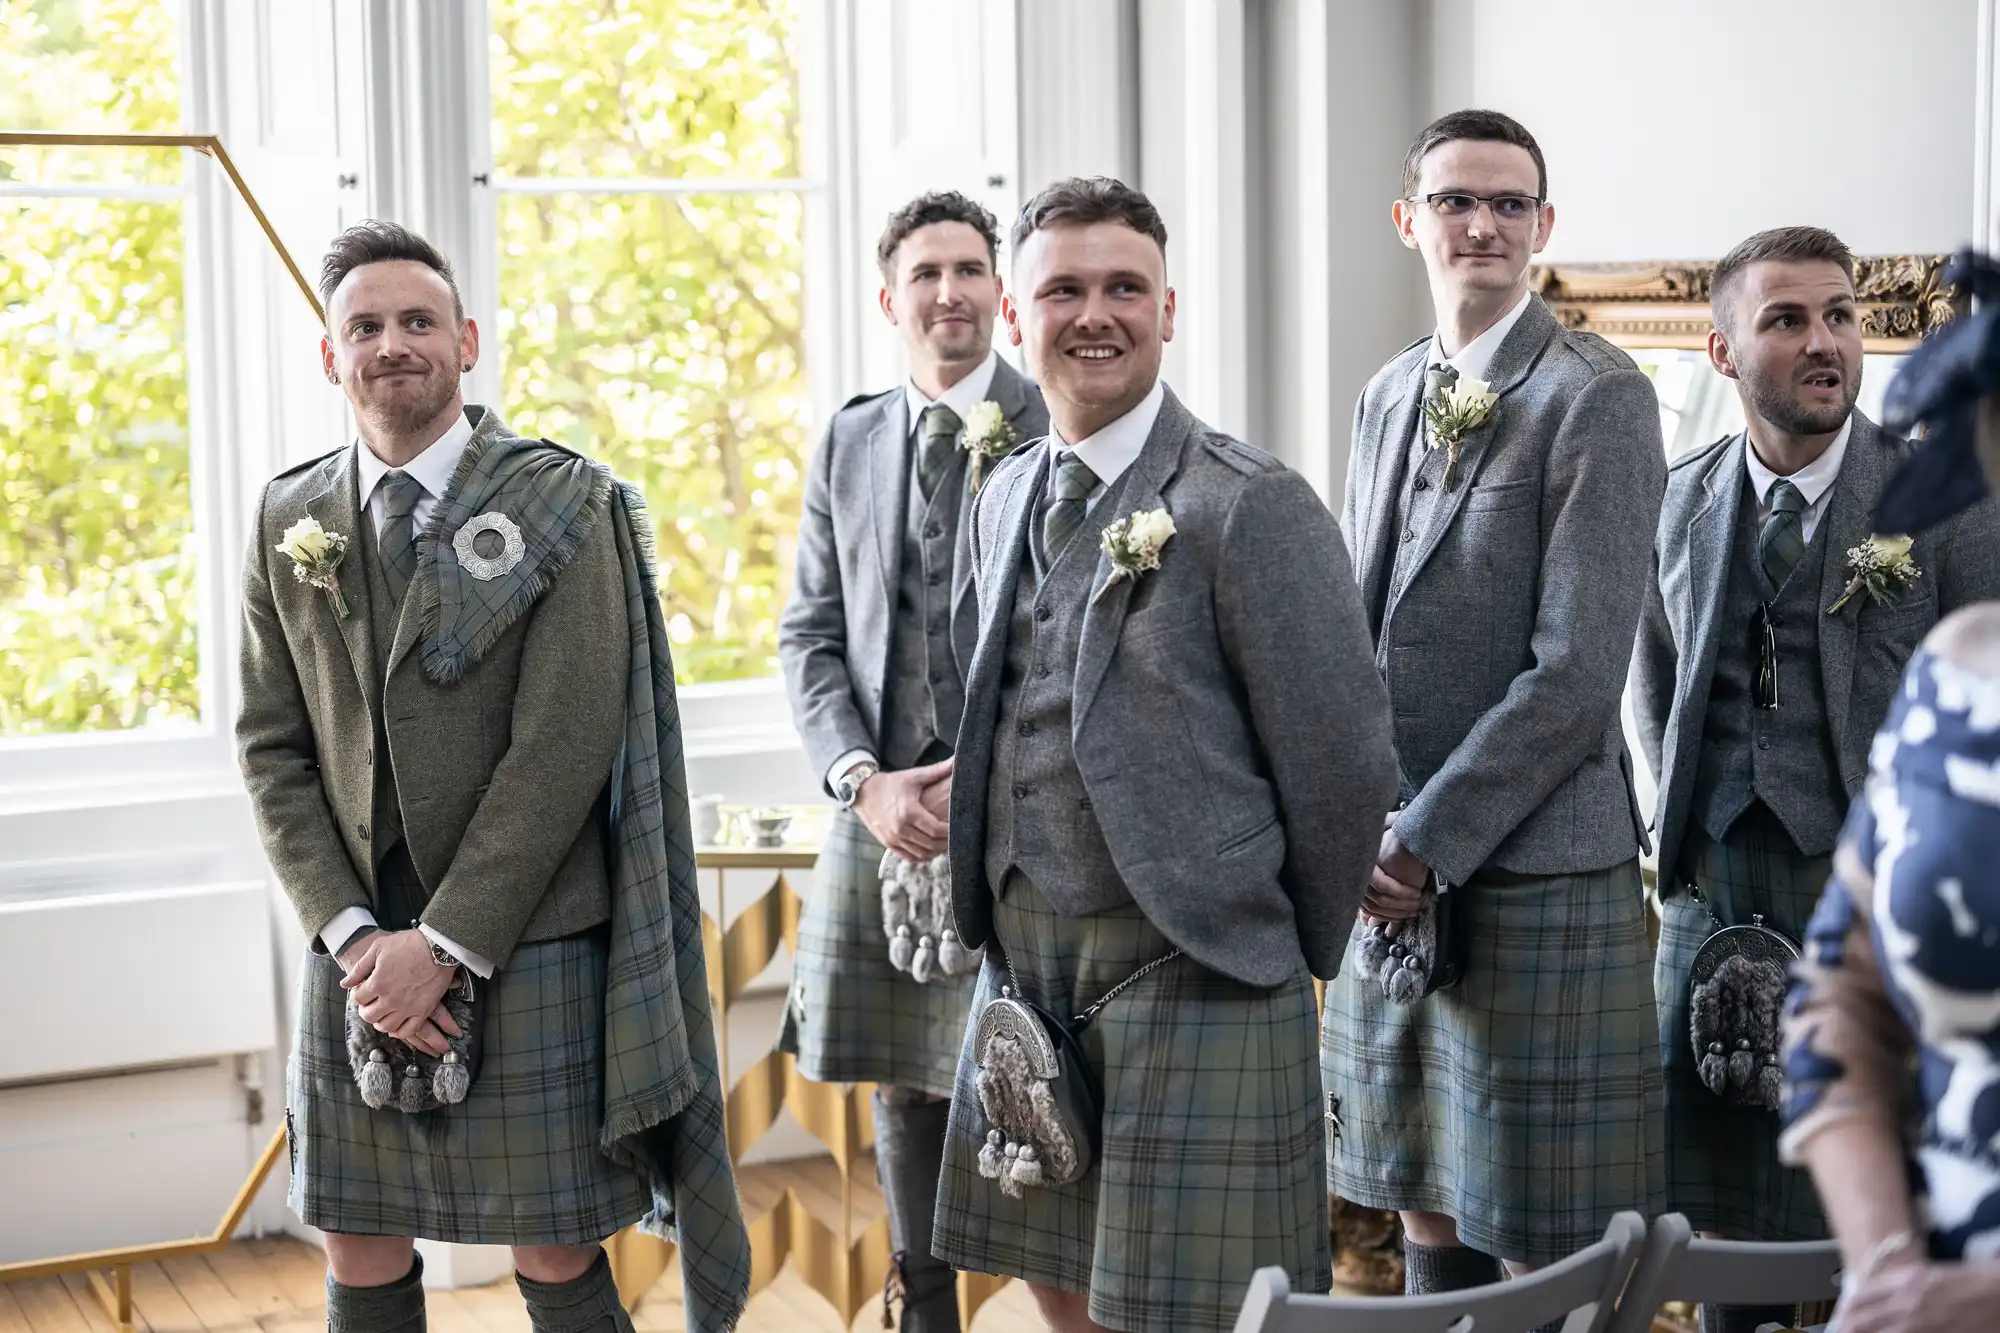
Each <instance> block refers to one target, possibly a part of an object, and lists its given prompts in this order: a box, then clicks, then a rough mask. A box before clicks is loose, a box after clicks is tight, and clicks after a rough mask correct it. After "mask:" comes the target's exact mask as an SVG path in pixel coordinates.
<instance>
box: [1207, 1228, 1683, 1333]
mask: <svg viewBox="0 0 2000 1333" xmlns="http://www.w3.org/2000/svg"><path fill="white" fill-rule="evenodd" d="M1645 1239H1646V1223H1645V1219H1643V1218H1641V1217H1640V1216H1639V1214H1637V1213H1620V1214H1618V1215H1617V1216H1616V1217H1614V1218H1612V1219H1611V1225H1610V1226H1609V1227H1607V1228H1605V1232H1604V1239H1603V1240H1600V1241H1598V1242H1597V1243H1596V1244H1594V1245H1592V1246H1590V1247H1589V1248H1588V1249H1586V1250H1583V1251H1581V1252H1579V1253H1576V1254H1572V1255H1571V1256H1570V1257H1569V1258H1567V1259H1564V1260H1563V1261H1561V1262H1560V1263H1554V1264H1550V1265H1549V1266H1548V1267H1547V1268H1538V1269H1536V1270H1535V1271H1534V1272H1532V1273H1530V1274H1528V1275H1527V1276H1526V1277H1519V1278H1515V1279H1514V1280H1512V1281H1511V1282H1496V1283H1493V1284H1492V1285H1490V1286H1484V1287H1473V1288H1471V1289H1469V1290H1466V1291H1448V1292H1441V1293H1439V1294H1437V1295H1432V1296H1294V1295H1292V1293H1291V1284H1290V1283H1289V1282H1287V1281H1286V1279H1285V1270H1284V1269H1282V1268H1260V1269H1258V1270H1257V1272H1256V1273H1255V1274H1254V1275H1253V1276H1252V1277H1251V1279H1250V1292H1249V1294H1248V1295H1247V1296H1246V1297H1244V1300H1243V1312H1242V1313H1241V1314H1239V1315H1237V1316H1236V1333H1532V1330H1534V1329H1538V1328H1540V1327H1541V1326H1542V1325H1543V1324H1546V1323H1549V1322H1550V1321H1551V1320H1556V1319H1562V1318H1563V1317H1564V1316H1568V1322H1567V1323H1565V1324H1564V1325H1563V1333H1603V1330H1604V1329H1605V1327H1606V1326H1607V1324H1608V1323H1609V1322H1610V1319H1611V1307H1612V1303H1613V1302H1614V1301H1616V1300H1617V1299H1618V1293H1619V1292H1620V1291H1622V1290H1623V1289H1624V1287H1625V1280H1626V1278H1627V1277H1629V1276H1630V1275H1631V1272H1632V1265H1633V1264H1634V1263H1635V1262H1637V1260H1638V1257H1639V1250H1640V1247H1641V1246H1642V1245H1643V1244H1644V1243H1645Z"/></svg>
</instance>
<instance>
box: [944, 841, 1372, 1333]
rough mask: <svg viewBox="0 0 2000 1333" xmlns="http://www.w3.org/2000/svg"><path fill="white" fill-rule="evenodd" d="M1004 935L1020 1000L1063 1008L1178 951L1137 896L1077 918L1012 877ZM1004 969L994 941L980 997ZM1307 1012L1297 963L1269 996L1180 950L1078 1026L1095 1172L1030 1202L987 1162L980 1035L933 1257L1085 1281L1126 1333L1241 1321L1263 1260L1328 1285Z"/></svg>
mask: <svg viewBox="0 0 2000 1333" xmlns="http://www.w3.org/2000/svg"><path fill="white" fill-rule="evenodd" d="M993 933H994V936H995V938H996V939H997V940H998V941H999V942H1000V944H1001V945H1002V946H1003V947H1004V948H1005V949H1006V951H1007V953H1008V955H1009V957H1011V959H1012V960H1013V964H1014V970H1015V973H1016V975H1018V976H1019V978H1020V981H1021V987H1022V989H1023V990H1024V991H1025V992H1026V993H1027V996H1028V998H1029V999H1031V1000H1034V1001H1036V1002H1038V1003H1040V1004H1042V1005H1044V1006H1046V1007H1049V1008H1051V1009H1053V1010H1055V1011H1057V1012H1060V1013H1063V1014H1064V1015H1065V1016H1068V1015H1073V1014H1078V1013H1081V1012H1083V1010H1084V1009H1085V1008H1087V1007H1088V1006H1089V1005H1091V1004H1093V1003H1095V1002H1096V1000H1097V999H1098V997H1100V996H1101V995H1103V994H1104V993H1105V992H1106V991H1107V990H1109V989H1110V988H1111V987H1112V986H1114V985H1116V984H1117V983H1118V982H1120V981H1122V980H1124V979H1125V978H1126V977H1127V976H1129V975H1131V973H1132V972H1133V971H1134V970H1136V969H1137V968H1139V967H1140V966H1142V965H1144V964H1146V963H1148V962H1151V961H1153V960H1154V959H1156V958H1159V957H1161V956H1162V955H1164V954H1166V953H1167V952H1169V951H1170V949H1171V947H1172V946H1171V945H1169V944H1168V943H1167V941H1166V939H1165V938H1164V937H1163V936H1162V935H1161V934H1160V932H1159V931H1158V930H1156V929H1154V927H1153V926H1152V924H1151V923H1150V922H1148V921H1147V920H1146V918H1145V916H1144V914H1143V913H1141V912H1140V910H1139V908H1138V907H1137V906H1136V905H1133V904H1126V905H1125V906H1123V907H1119V908H1114V909H1112V910H1111V911H1107V912H1100V913H1097V914H1094V915H1091V916H1085V917H1065V916H1062V915H1059V914H1058V913H1057V912H1056V911H1055V909H1054V908H1052V907H1051V906H1050V905H1049V902H1048V900H1047V899H1046V898H1044V897H1043V896H1042V895H1041V893H1040V892H1038V891H1037V890H1036V889H1035V887H1034V886H1033V885H1032V884H1031V883H1030V882H1029V881H1028V880H1027V879H1025V878H1024V877H1022V876H1020V875H1018V874H1014V875H1009V876H1008V877H1007V882H1006V884H1005V885H1004V886H1003V889H1002V892H1001V896H1000V898H999V900H998V901H997V902H996V903H995V904H994V910H993ZM1005 979H1006V972H1005V970H1004V968H1003V967H1002V966H1001V964H1000V961H999V960H998V959H997V958H995V957H994V956H993V953H992V951H991V950H989V951H988V954H987V959H986V965H985V967H984V968H983V969H982V970H981V972H980V976H979V994H978V1003H981V1004H983V1003H985V1001H986V1000H988V999H990V998H991V997H992V996H994V995H995V994H997V993H998V992H999V989H1000V986H1001V984H1002V983H1003V982H1004V981H1005ZM1313 1011H1314V997H1313V986H1312V980H1311V978H1310V977H1308V976H1307V975H1306V974H1305V972H1304V971H1303V970H1301V971H1300V972H1299V974H1298V975H1297V976H1295V977H1293V978H1292V979H1291V980H1289V981H1287V982H1285V983H1283V984H1282V985H1279V986H1277V987H1274V988H1273V989H1270V990H1259V989H1256V988H1254V987H1250V986H1245V985H1243V984H1241V983H1240V982H1236V981H1232V980H1230V979H1228V978H1226V977H1223V976H1221V975H1219V974H1217V973H1214V972H1211V971H1208V970H1207V969H1206V968H1203V967H1201V966H1200V965H1199V964H1197V963H1196V962H1195V961H1194V960H1193V959H1191V958H1185V957H1183V958H1177V959H1175V960H1174V961H1173V962H1171V963H1168V964H1167V965H1166V966H1164V967H1162V968H1159V969H1158V970H1156V971H1154V972H1153V973H1152V974H1151V975H1149V976H1147V977H1145V978H1144V979H1143V980H1141V981H1139V982H1138V983H1137V984H1135V985H1133V986H1132V987H1131V988H1129V989H1128V990H1126V991H1124V992H1123V993H1121V994H1120V995H1118V996H1117V997H1116V998H1115V999H1113V1000H1112V1001H1111V1003H1109V1004H1108V1005H1106V1006H1105V1007H1104V1009H1103V1010H1102V1011H1100V1012H1099V1013H1098V1015H1097V1017H1096V1018H1095V1019H1093V1020H1092V1021H1091V1023H1090V1025H1089V1026H1088V1027H1086V1028H1085V1029H1084V1030H1083V1048H1084V1050H1085V1051H1086V1052H1087V1053H1088V1055H1089V1058H1090V1061H1091V1064H1092V1066H1093V1067H1094V1068H1095V1069H1096V1070H1097V1072H1098V1075H1099V1077H1100V1078H1101V1080H1102V1082H1103V1087H1104V1120H1103V1137H1102V1148H1101V1150H1100V1152H1099V1154H1098V1158H1097V1162H1096V1165H1095V1166H1093V1167H1092V1168H1091V1170H1090V1171H1089V1172H1088V1173H1087V1174H1086V1175H1085V1176H1084V1177H1083V1179H1081V1180H1079V1181H1078V1182H1076V1183H1075V1184H1073V1185H1068V1186H1062V1187H1057V1188H1042V1189H1030V1190H1028V1191H1027V1197H1026V1198H1024V1199H1009V1198H1007V1197H1006V1196H1005V1195H1003V1194H1002V1193H1001V1192H1000V1187H999V1185H998V1183H997V1182H994V1181H990V1180H987V1179H984V1178H983V1177H981V1176H980V1174H979V1164H978V1155H979V1149H980V1146H981V1144H982V1143H983V1142H984V1139H985V1135H986V1131H987V1129H988V1128H990V1126H988V1125H987V1123H986V1118H985V1116H984V1114H983V1113H982V1112H981V1111H980V1108H979V1093H978V1091H977V1088H976V1085H975V1082H974V1078H975V1075H976V1072H977V1071H976V1067H975V1065H974V1056H973V1050H972V1044H971V1043H972V1033H971V1032H969V1031H968V1032H967V1033H966V1040H965V1051H964V1053H963V1055H962V1056H961V1057H960V1060H959V1082H958V1090H957V1094H956V1096H955V1097H954V1098H953V1100H952V1107H951V1123H950V1128H949V1129H948V1130H947V1131H946V1134H945V1159H944V1174H943V1176H942V1178H941V1179H940V1181H939V1184H938V1209H937V1230H936V1233H935V1235H934V1237H933V1240H932V1252H933V1253H935V1254H936V1255H937V1256H938V1257H939V1258H941V1259H943V1260H945V1261H946V1262H947V1263H949V1264H951V1265H952V1266H953V1267H954V1268H965V1269H976V1270H979V1271H981V1272H987V1273H1004V1274H1008V1275H1010V1276H1013V1277H1019V1278H1025V1279H1026V1280H1027V1281H1029V1282H1034V1283H1040V1284H1042V1285H1044V1286H1051V1287H1059V1288H1062V1289H1064V1290H1066V1291H1075V1292H1087V1293H1088V1294H1089V1297H1090V1315H1091V1318H1093V1319H1095V1320H1097V1321H1098V1322H1099V1323H1101V1324H1104V1325H1106V1326H1108V1327H1110V1328H1114V1329H1127V1330H1137V1329H1149V1330H1150V1329H1173V1330H1191V1329H1228V1328H1232V1327H1234V1326H1235V1322H1236V1314H1237V1310H1238V1309H1239V1307H1240V1306H1241V1305H1242V1303H1243V1293H1244V1290H1245V1289H1246V1287H1247V1286H1248V1285H1249V1281H1250V1275H1251V1274H1252V1273H1253V1272H1255V1271H1256V1270H1257V1269H1258V1268H1261V1267H1264V1266H1265V1265H1269V1264H1276V1265H1279V1266H1281V1267H1282V1268H1284V1269H1285V1271H1286V1272H1287V1273H1288V1274H1289V1275H1290V1277H1291V1281H1292V1286H1293V1288H1294V1289H1295V1290H1299V1291H1319V1292H1323V1291H1326V1290H1328V1289H1329V1287H1330V1286H1331V1276H1330V1274H1331V1265H1332V1255H1331V1253H1330V1249H1329V1241H1328V1233H1327V1202H1326V1185H1325V1177H1324V1171H1325V1166H1324V1163H1325V1160H1326V1131H1325V1124H1324V1119H1323V1115H1322V1112H1321V1108H1320V1096H1319V1071H1318V1070H1317V1069H1316V1068H1315V1067H1314V1058H1315V1057H1314V1014H1313Z"/></svg>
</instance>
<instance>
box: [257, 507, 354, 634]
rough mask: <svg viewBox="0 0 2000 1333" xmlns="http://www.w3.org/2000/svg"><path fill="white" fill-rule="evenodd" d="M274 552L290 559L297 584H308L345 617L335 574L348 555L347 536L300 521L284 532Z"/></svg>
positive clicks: (308, 520) (310, 520) (309, 520)
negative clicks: (316, 589) (325, 597)
mask: <svg viewBox="0 0 2000 1333" xmlns="http://www.w3.org/2000/svg"><path fill="white" fill-rule="evenodd" d="M275 549H276V550H277V552H278V554H279V555H283V556H289V557H291V561H292V573H294V574H296V575H297V576H298V580H299V582H300V583H310V584H312V586H313V587H315V588H318V589H320V590H321V591H322V592H324V593H325V594H326V595H327V600H329V601H331V602H332V603H333V609H334V610H335V611H336V612H338V613H339V614H340V615H341V616H342V617H343V618H345V616H346V615H347V599H346V598H345V597H342V596H341V595H340V581H339V579H338V578H337V577H336V571H337V570H339V568H340V561H341V557H343V556H345V555H346V554H347V534H345V533H341V532H328V531H327V530H326V529H325V528H323V527H321V526H320V525H319V520H318V519H316V518H302V519H300V520H299V521H298V522H296V523H294V524H292V526H290V527H289V528H286V529H285V535H284V536H283V537H281V538H279V540H278V545H277V547H276V548H275Z"/></svg>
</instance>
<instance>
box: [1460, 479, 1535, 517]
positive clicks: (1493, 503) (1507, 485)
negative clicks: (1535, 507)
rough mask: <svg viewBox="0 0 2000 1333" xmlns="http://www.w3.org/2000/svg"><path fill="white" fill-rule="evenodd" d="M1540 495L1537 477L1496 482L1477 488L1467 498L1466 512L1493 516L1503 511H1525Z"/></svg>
mask: <svg viewBox="0 0 2000 1333" xmlns="http://www.w3.org/2000/svg"><path fill="white" fill-rule="evenodd" d="M1540 495H1541V485H1540V482H1539V480H1538V479H1537V478H1535V477H1523V478H1521V479H1520V480H1519V481H1502V482H1496V483H1495V484H1493V485H1491V486H1475V487H1473V488H1472V492H1471V493H1470V494H1469V495H1467V496H1466V497H1465V512H1466V513H1468V514H1491V513H1497V512H1499V511H1500V510H1503V509H1525V508H1527V507H1528V506H1529V505H1532V504H1534V503H1535V501H1536V500H1537V499H1538V498H1539V497H1540Z"/></svg>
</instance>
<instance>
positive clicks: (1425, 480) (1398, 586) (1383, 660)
mask: <svg viewBox="0 0 2000 1333" xmlns="http://www.w3.org/2000/svg"><path fill="white" fill-rule="evenodd" d="M1417 422H1418V425H1417V430H1416V433H1415V434H1414V435H1412V436H1411V437H1410V443H1409V446H1408V447H1409V450H1410V463H1409V469H1408V476H1407V477H1406V478H1405V480H1404V482H1403V489H1402V492H1401V494H1399V495H1398V496H1397V498H1396V532H1395V542H1396V557H1395V560H1394V562H1393V563H1392V564H1391V566H1390V573H1389V582H1388V584H1387V585H1386V587H1385V589H1384V592H1385V595H1386V597H1387V598H1388V599H1389V600H1392V601H1393V600H1394V599H1395V598H1397V597H1399V596H1401V595H1402V592H1403V589H1404V587H1405V586H1406V585H1408V583H1409V581H1410V577H1411V575H1413V574H1414V573H1415V572H1416V570H1417V567H1418V560H1417V553H1418V552H1419V551H1421V550H1423V549H1424V547H1425V545H1426V544H1427V543H1425V541H1424V538H1425V536H1426V535H1428V534H1429V532H1430V530H1431V524H1432V522H1433V521H1435V519H1436V516H1437V512H1438V510H1439V508H1440V507H1441V505H1440V501H1441V500H1442V499H1443V496H1444V493H1445V492H1444V472H1445V452H1444V450H1442V449H1433V448H1431V447H1430V445H1429V444H1428V443H1427V442H1426V437H1425V434H1424V426H1423V416H1422V414H1421V413H1419V414H1418V417H1417ZM1459 485H1461V486H1463V485H1465V482H1464V481H1463V480H1461V481H1460V482H1459ZM1378 623H1379V620H1378ZM1375 666H1376V668H1377V669H1378V670H1380V671H1382V672H1384V673H1386V672H1387V671H1388V669H1389V644H1388V641H1387V640H1386V639H1383V640H1381V641H1379V642H1377V644H1376V645H1375ZM1412 794H1413V793H1411V792H1409V791H1405V792H1403V793H1402V798H1403V799H1406V800H1407V799H1408V798H1409V797H1410V796H1411V795H1412Z"/></svg>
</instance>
